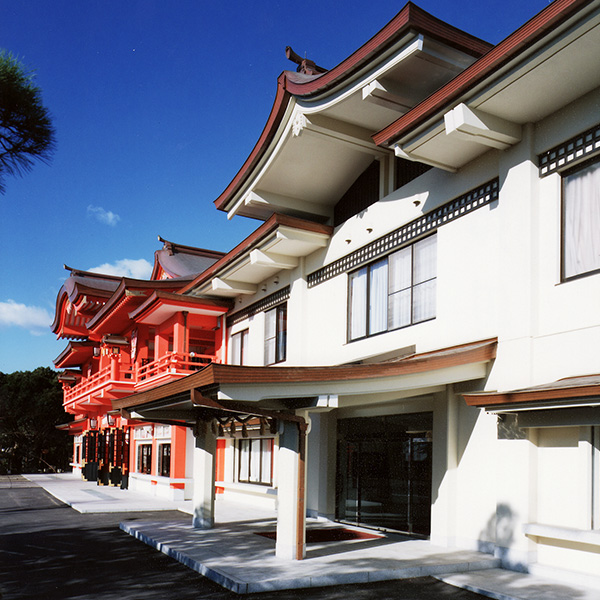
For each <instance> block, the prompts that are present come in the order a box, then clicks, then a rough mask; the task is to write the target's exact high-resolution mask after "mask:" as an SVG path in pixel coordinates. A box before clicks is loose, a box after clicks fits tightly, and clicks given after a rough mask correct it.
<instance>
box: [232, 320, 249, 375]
mask: <svg viewBox="0 0 600 600" xmlns="http://www.w3.org/2000/svg"><path fill="white" fill-rule="evenodd" d="M249 335H250V330H249V329H248V328H246V329H242V330H241V331H236V332H235V333H233V334H232V335H231V346H232V352H231V364H232V365H240V366H243V365H245V364H246V359H247V356H246V355H247V352H248V348H247V346H248V336H249ZM237 337H239V340H240V342H239V348H240V356H239V358H238V357H237V356H234V354H233V347H234V345H233V340H234V338H237Z"/></svg>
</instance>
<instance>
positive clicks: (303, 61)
mask: <svg viewBox="0 0 600 600" xmlns="http://www.w3.org/2000/svg"><path fill="white" fill-rule="evenodd" d="M285 56H286V58H287V59H288V60H291V61H292V62H294V63H296V64H297V65H298V67H297V68H296V71H297V72H298V73H304V74H305V75H320V74H321V73H327V69H324V68H323V67H319V66H318V65H316V64H315V62H314V61H312V60H309V59H308V58H306V52H305V53H304V58H302V57H301V56H299V55H298V54H296V53H295V52H294V51H293V50H292V47H291V46H286V47H285Z"/></svg>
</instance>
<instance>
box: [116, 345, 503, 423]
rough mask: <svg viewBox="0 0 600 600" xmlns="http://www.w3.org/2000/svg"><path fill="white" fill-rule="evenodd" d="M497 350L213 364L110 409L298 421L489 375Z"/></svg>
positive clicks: (189, 417)
mask: <svg viewBox="0 0 600 600" xmlns="http://www.w3.org/2000/svg"><path fill="white" fill-rule="evenodd" d="M496 345H497V340H496V339H495V338H494V339H488V340H483V341H479V342H473V343H470V344H463V345H460V346H453V347H450V348H444V349H441V350H435V351H432V352H426V353H421V354H413V355H411V356H406V357H402V358H399V359H393V360H389V361H385V362H379V363H369V364H348V365H336V366H322V367H244V366H234V365H223V364H217V363H211V364H209V365H207V366H206V367H204V368H203V369H201V370H200V371H198V372H196V373H194V374H192V375H189V376H187V377H184V378H182V379H179V380H177V381H173V382H171V383H168V384H165V385H162V386H159V387H156V388H153V389H150V390H146V391H143V392H139V393H137V394H132V395H130V396H126V397H124V398H121V399H118V400H113V407H114V408H115V409H120V410H125V411H127V412H128V413H130V414H131V415H132V416H134V417H136V418H144V419H147V420H154V421H156V422H158V421H166V420H170V421H174V422H180V423H181V424H183V423H186V424H192V423H194V422H195V421H196V420H197V419H198V418H202V417H204V418H206V417H207V416H208V415H206V414H203V413H205V412H206V411H210V414H214V413H215V412H216V413H232V412H234V413H239V414H246V415H255V416H264V417H275V416H277V417H278V418H280V419H283V420H295V418H294V417H293V415H292V414H290V411H292V410H295V409H302V408H320V407H329V408H334V407H336V405H337V404H336V403H337V398H338V395H343V394H348V395H359V396H363V395H365V394H369V393H373V392H374V391H376V392H377V393H388V392H397V393H399V394H400V393H401V392H402V390H405V391H410V392H411V393H413V392H414V391H415V390H422V389H423V390H431V389H432V388H435V386H441V385H447V384H449V383H455V382H458V381H468V380H474V379H481V378H484V377H485V376H486V375H487V363H488V362H489V361H491V360H492V359H494V358H495V356H496ZM215 416H216V415H215Z"/></svg>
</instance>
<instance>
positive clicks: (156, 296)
mask: <svg viewBox="0 0 600 600" xmlns="http://www.w3.org/2000/svg"><path fill="white" fill-rule="evenodd" d="M165 305H166V306H176V307H179V308H183V309H185V308H207V309H210V310H220V311H221V314H225V313H227V312H228V311H229V310H230V308H231V306H232V303H231V302H227V301H222V302H219V301H216V300H209V299H206V298H196V297H194V296H182V295H180V294H169V293H167V292H154V293H153V294H152V295H151V296H150V297H149V298H148V299H147V300H145V302H144V303H143V304H141V305H140V306H138V307H137V308H136V309H134V310H133V311H132V312H131V313H129V318H130V319H132V320H134V321H138V320H142V319H143V318H145V317H146V316H148V315H149V314H151V313H152V312H154V310H156V309H157V308H160V307H161V306H165Z"/></svg>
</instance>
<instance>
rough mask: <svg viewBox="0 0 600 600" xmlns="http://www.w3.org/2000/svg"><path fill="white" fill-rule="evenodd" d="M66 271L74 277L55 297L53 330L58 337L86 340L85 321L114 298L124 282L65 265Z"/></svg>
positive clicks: (70, 278) (71, 277) (110, 276)
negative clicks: (113, 295) (120, 284)
mask: <svg viewBox="0 0 600 600" xmlns="http://www.w3.org/2000/svg"><path fill="white" fill-rule="evenodd" d="M65 269H67V270H68V271H71V274H70V276H69V277H68V279H67V280H66V281H65V283H64V284H63V286H62V287H61V289H60V290H59V292H58V295H57V297H56V309H55V313H54V321H53V323H52V325H51V326H50V328H51V329H52V332H53V333H56V334H57V335H58V336H59V337H66V338H73V337H85V336H86V335H87V330H86V329H85V321H86V320H87V319H89V318H90V317H91V316H93V315H94V314H96V312H97V311H98V310H100V308H101V307H102V306H103V305H104V303H105V302H106V301H107V300H108V299H109V298H110V297H111V296H112V294H113V292H114V291H115V290H116V289H117V287H118V286H119V283H120V282H121V278H120V277H116V276H113V275H102V274H99V273H90V272H88V271H78V270H76V269H72V268H70V267H67V266H66V265H65Z"/></svg>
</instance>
